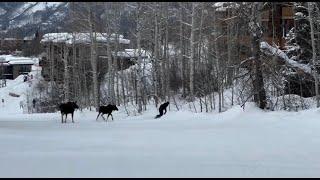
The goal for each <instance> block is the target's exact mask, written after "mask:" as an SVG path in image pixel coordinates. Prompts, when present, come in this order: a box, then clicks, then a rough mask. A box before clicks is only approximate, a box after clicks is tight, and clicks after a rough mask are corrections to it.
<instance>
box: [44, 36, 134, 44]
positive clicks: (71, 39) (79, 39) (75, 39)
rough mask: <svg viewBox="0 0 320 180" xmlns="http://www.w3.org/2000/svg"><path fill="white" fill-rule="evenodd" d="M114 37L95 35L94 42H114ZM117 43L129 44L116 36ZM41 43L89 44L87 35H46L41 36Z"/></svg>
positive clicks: (128, 41) (121, 37) (127, 40)
mask: <svg viewBox="0 0 320 180" xmlns="http://www.w3.org/2000/svg"><path fill="white" fill-rule="evenodd" d="M116 38H117V37H116V35H115V34H111V36H110V37H109V36H108V34H107V33H96V40H97V42H100V43H106V42H108V41H109V40H110V41H115V40H116ZM118 39H119V43H121V44H129V43H130V40H129V39H124V38H123V35H118ZM41 42H42V43H43V42H62V43H63V42H64V43H66V44H73V43H90V42H91V41H90V34H89V33H47V34H45V35H43V37H42V40H41Z"/></svg>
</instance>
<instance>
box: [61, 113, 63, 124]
mask: <svg viewBox="0 0 320 180" xmlns="http://www.w3.org/2000/svg"><path fill="white" fill-rule="evenodd" d="M61 123H63V114H62V113H61Z"/></svg>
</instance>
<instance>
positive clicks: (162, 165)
mask: <svg viewBox="0 0 320 180" xmlns="http://www.w3.org/2000/svg"><path fill="white" fill-rule="evenodd" d="M19 78H20V79H19ZM28 88H29V86H28V85H27V83H22V77H18V79H16V80H12V81H8V86H7V87H5V88H0V96H1V97H5V99H6V102H5V105H4V106H1V107H0V108H1V109H0V113H1V115H0V143H1V148H0V177H320V171H319V169H320V156H319V152H320V151H319V149H320V120H319V115H320V109H316V108H313V109H309V110H304V111H299V112H286V111H274V112H267V111H262V110H260V109H258V108H256V107H255V106H254V104H252V103H247V105H246V106H245V107H246V108H245V109H244V110H243V109H242V108H240V106H234V107H232V108H231V109H229V110H227V111H225V112H223V113H220V114H219V113H193V112H190V111H187V110H180V111H175V108H174V105H173V104H172V105H171V111H168V112H167V114H166V115H164V116H163V117H162V118H159V119H154V116H155V115H156V114H158V112H157V109H156V108H155V107H154V106H150V107H148V109H149V110H148V111H147V112H145V113H143V114H142V115H138V116H127V115H126V112H125V110H124V108H123V107H121V106H120V107H119V111H117V112H115V113H113V116H114V121H111V120H110V121H108V122H104V121H103V120H102V119H101V118H99V119H98V121H96V120H95V118H96V116H97V113H96V112H93V111H91V112H90V111H88V110H86V111H83V112H80V111H76V113H75V116H74V118H75V123H74V124H73V123H71V119H69V118H70V117H68V119H67V122H68V123H67V124H61V116H60V114H59V113H58V112H57V113H48V114H24V113H23V112H22V110H20V109H19V101H20V100H22V99H23V96H20V97H19V98H16V97H11V96H9V95H8V92H14V93H17V94H19V93H22V92H23V91H25V90H26V89H28Z"/></svg>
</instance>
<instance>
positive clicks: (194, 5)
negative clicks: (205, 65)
mask: <svg viewBox="0 0 320 180" xmlns="http://www.w3.org/2000/svg"><path fill="white" fill-rule="evenodd" d="M196 6H197V4H196V3H195V2H192V15H191V33H190V51H191V52H190V100H194V64H195V63H194V61H195V55H194V50H195V39H194V36H195V29H196V23H195V22H196Z"/></svg>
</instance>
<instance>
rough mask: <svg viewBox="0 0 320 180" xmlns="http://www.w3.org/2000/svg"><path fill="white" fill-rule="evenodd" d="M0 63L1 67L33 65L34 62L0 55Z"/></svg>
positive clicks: (28, 59) (26, 58)
mask: <svg viewBox="0 0 320 180" xmlns="http://www.w3.org/2000/svg"><path fill="white" fill-rule="evenodd" d="M0 63H1V64H2V65H5V66H6V65H33V64H35V61H34V59H33V58H28V57H17V56H12V55H1V56H0Z"/></svg>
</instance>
